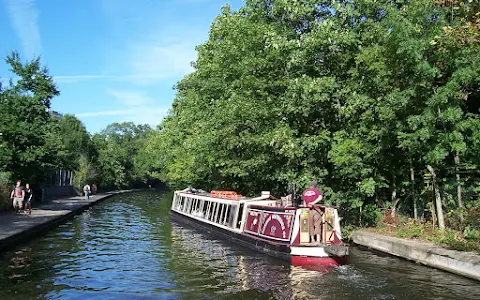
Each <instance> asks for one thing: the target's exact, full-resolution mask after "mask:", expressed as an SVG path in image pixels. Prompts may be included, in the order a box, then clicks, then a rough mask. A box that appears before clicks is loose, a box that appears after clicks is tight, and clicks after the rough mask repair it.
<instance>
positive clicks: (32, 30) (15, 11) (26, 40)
mask: <svg viewBox="0 0 480 300" xmlns="http://www.w3.org/2000/svg"><path fill="white" fill-rule="evenodd" d="M4 3H5V6H6V8H7V12H8V15H9V17H10V20H11V21H12V25H13V28H14V29H15V31H16V33H17V35H18V37H19V39H20V41H21V43H22V47H23V51H24V54H25V56H26V57H27V58H29V59H31V58H33V57H34V56H38V55H40V54H41V52H42V44H41V40H40V30H39V29H38V24H37V21H38V15H39V11H38V10H37V9H36V7H35V1H34V0H4Z"/></svg>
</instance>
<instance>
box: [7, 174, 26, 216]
mask: <svg viewBox="0 0 480 300" xmlns="http://www.w3.org/2000/svg"><path fill="white" fill-rule="evenodd" d="M21 184H22V182H21V181H20V180H17V185H16V186H15V187H14V188H13V191H12V193H11V194H10V198H11V199H12V202H13V203H12V204H13V208H14V209H15V213H18V212H19V211H20V210H21V209H22V206H23V199H24V198H25V190H24V189H23V186H22V185H21Z"/></svg>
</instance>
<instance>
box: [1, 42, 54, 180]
mask: <svg viewBox="0 0 480 300" xmlns="http://www.w3.org/2000/svg"><path fill="white" fill-rule="evenodd" d="M6 62H7V63H8V64H9V65H10V67H11V71H12V72H13V74H14V75H15V76H18V79H17V80H16V82H15V83H14V82H13V81H12V82H11V84H10V85H9V86H8V87H6V88H5V89H3V90H1V91H0V107H1V109H0V119H2V123H1V124H0V132H1V133H2V135H1V139H0V141H1V145H0V146H1V147H0V157H1V169H2V170H4V171H9V172H11V174H12V176H13V177H14V178H21V179H23V180H27V181H30V182H42V180H43V178H44V176H45V175H46V174H48V173H50V172H51V171H53V170H55V169H56V168H58V167H61V165H62V162H61V161H60V162H59V161H58V153H59V152H60V151H61V143H58V141H57V138H58V131H57V127H56V125H55V122H54V120H53V119H52V118H51V117H50V115H49V113H48V110H49V108H50V100H51V99H52V98H53V97H54V96H56V95H58V94H59V91H58V90H57V88H56V86H55V84H54V83H53V81H52V78H51V76H49V75H48V70H47V69H46V68H45V67H42V66H41V65H40V60H39V59H38V58H37V59H34V60H32V61H29V62H27V63H22V62H21V60H20V57H19V55H18V53H16V52H13V53H12V54H11V55H9V56H7V58H6Z"/></svg>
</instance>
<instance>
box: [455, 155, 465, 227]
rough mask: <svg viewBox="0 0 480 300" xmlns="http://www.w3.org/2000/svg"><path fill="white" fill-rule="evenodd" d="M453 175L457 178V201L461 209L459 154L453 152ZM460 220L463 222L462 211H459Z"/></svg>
mask: <svg viewBox="0 0 480 300" xmlns="http://www.w3.org/2000/svg"><path fill="white" fill-rule="evenodd" d="M454 161H455V176H456V178H457V203H458V208H460V209H463V201H462V182H461V180H460V154H459V153H458V151H457V152H455V157H454ZM460 221H461V222H462V223H463V212H462V211H461V212H460Z"/></svg>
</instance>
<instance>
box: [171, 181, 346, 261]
mask: <svg viewBox="0 0 480 300" xmlns="http://www.w3.org/2000/svg"><path fill="white" fill-rule="evenodd" d="M314 209H318V210H321V212H322V213H323V214H322V224H321V226H322V234H321V241H311V240H310V234H309V232H308V228H309V226H308V222H309V218H308V215H309V213H310V208H308V207H299V206H296V205H292V203H291V201H290V200H289V198H288V197H282V198H281V199H276V198H275V197H273V196H272V195H271V194H270V192H267V191H264V192H262V193H261V195H260V196H258V197H244V196H242V195H239V194H237V193H235V192H233V191H212V192H210V193H208V192H205V191H203V190H196V189H193V188H187V189H185V190H179V191H175V192H174V196H173V201H172V207H171V209H170V214H171V217H172V219H173V220H177V221H180V222H182V223H187V224H190V225H192V226H194V227H196V228H198V229H201V230H204V231H206V232H209V233H212V234H215V235H217V236H220V237H223V238H225V239H227V240H230V241H232V242H234V243H237V244H239V245H242V246H245V247H248V248H250V249H253V250H256V251H260V252H263V253H265V254H268V255H271V256H274V257H277V258H280V259H283V260H287V261H290V262H291V263H292V264H293V265H297V266H303V267H306V268H310V269H315V267H316V266H318V267H325V266H334V265H342V264H346V263H347V256H348V246H347V245H346V244H344V243H343V242H342V236H341V229H340V218H339V216H338V211H337V208H336V207H334V206H326V205H320V206H318V207H315V208H314Z"/></svg>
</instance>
